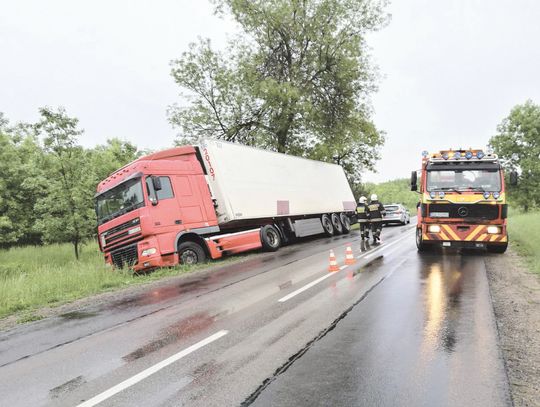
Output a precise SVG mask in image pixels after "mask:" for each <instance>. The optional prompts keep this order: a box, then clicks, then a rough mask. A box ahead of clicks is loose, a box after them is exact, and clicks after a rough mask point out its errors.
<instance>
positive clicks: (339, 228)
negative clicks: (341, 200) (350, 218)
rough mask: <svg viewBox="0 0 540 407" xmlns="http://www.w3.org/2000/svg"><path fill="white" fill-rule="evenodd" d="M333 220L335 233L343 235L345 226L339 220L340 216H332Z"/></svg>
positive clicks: (334, 214)
mask: <svg viewBox="0 0 540 407" xmlns="http://www.w3.org/2000/svg"><path fill="white" fill-rule="evenodd" d="M331 219H332V226H334V233H335V234H336V235H341V234H342V233H343V225H342V224H341V221H340V220H339V216H338V214H337V213H333V214H332V216H331Z"/></svg>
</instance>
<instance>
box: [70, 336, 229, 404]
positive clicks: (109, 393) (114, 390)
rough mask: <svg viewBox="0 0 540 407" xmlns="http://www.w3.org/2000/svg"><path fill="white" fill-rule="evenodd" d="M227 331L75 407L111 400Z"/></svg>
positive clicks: (176, 354)
mask: <svg viewBox="0 0 540 407" xmlns="http://www.w3.org/2000/svg"><path fill="white" fill-rule="evenodd" d="M228 333H229V331H219V332H216V333H215V334H214V335H211V336H209V337H208V338H206V339H203V340H202V341H200V342H197V343H196V344H194V345H191V346H190V347H189V348H186V349H184V350H183V351H180V352H178V353H175V354H174V355H172V356H170V357H168V358H167V359H165V360H163V361H161V362H159V363H156V364H155V365H153V366H151V367H149V368H148V369H145V370H143V371H142V372H140V373H138V374H136V375H135V376H132V377H130V378H129V379H127V380H124V381H123V382H121V383H119V384H117V385H116V386H114V387H111V388H110V389H109V390H105V391H104V392H103V393H100V394H98V395H97V396H95V397H92V398H91V399H89V400H87V401H85V402H83V403H81V404H79V405H78V406H77V407H92V406H95V405H96V404H99V403H101V402H102V401H105V400H107V399H108V398H111V397H112V396H114V395H115V394H117V393H120V392H121V391H122V390H125V389H127V388H128V387H131V386H133V385H134V384H137V383H139V382H140V381H141V380H144V379H146V378H147V377H148V376H151V375H153V374H154V373H156V372H158V371H160V370H161V369H163V368H164V367H167V366H169V365H170V364H172V363H174V362H176V361H178V360H180V359H182V358H183V357H185V356H187V355H189V354H190V353H193V352H195V351H196V350H197V349H200V348H202V347H203V346H206V345H208V344H210V343H212V342H214V341H216V340H218V339H219V338H221V337H223V336H225V335H227V334H228Z"/></svg>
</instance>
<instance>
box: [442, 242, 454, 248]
mask: <svg viewBox="0 0 540 407" xmlns="http://www.w3.org/2000/svg"><path fill="white" fill-rule="evenodd" d="M442 245H443V246H444V247H450V246H452V243H450V242H443V244H442Z"/></svg>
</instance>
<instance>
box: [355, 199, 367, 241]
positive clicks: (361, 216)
mask: <svg viewBox="0 0 540 407" xmlns="http://www.w3.org/2000/svg"><path fill="white" fill-rule="evenodd" d="M368 215H369V210H368V205H367V198H366V197H365V196H361V197H360V199H359V200H358V206H357V207H356V219H358V223H359V224H360V235H361V236H362V240H364V239H369V217H368Z"/></svg>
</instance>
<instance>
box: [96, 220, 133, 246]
mask: <svg viewBox="0 0 540 407" xmlns="http://www.w3.org/2000/svg"><path fill="white" fill-rule="evenodd" d="M140 223H141V221H140V219H139V218H135V219H132V220H130V221H128V222H125V223H122V224H121V225H118V226H116V227H114V228H112V229H109V230H106V231H105V232H103V233H102V234H101V237H102V245H103V248H104V249H112V248H113V247H111V246H117V247H118V246H120V245H123V244H126V243H131V242H132V241H133V240H134V238H135V239H139V238H140V236H141V232H140V231H139V232H136V233H132V234H130V233H129V230H130V229H132V228H134V227H137V226H138V225H140Z"/></svg>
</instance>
